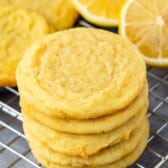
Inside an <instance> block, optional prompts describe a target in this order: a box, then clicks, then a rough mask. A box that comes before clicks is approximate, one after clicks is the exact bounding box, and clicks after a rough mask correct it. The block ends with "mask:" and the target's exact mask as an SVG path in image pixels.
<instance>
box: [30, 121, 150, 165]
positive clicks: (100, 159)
mask: <svg viewBox="0 0 168 168" xmlns="http://www.w3.org/2000/svg"><path fill="white" fill-rule="evenodd" d="M147 125H148V121H147V119H146V118H145V119H144V120H143V122H142V126H141V127H139V128H137V129H136V130H135V131H134V132H133V133H132V134H131V136H130V138H129V139H128V140H123V141H121V142H119V143H117V144H116V145H114V146H111V147H108V148H105V149H104V150H102V151H100V152H98V153H96V154H95V155H92V156H90V157H88V158H86V159H84V158H81V157H76V156H71V155H65V154H62V153H59V152H56V151H55V150H54V149H53V148H51V147H49V146H47V145H46V144H44V143H43V142H41V140H40V139H39V138H37V137H34V136H33V135H32V134H30V133H29V134H27V138H28V140H29V145H30V147H31V149H32V152H33V153H37V154H42V155H43V156H44V157H45V158H47V159H49V160H50V161H51V162H55V163H58V164H62V165H64V166H65V165H71V166H74V167H75V166H76V167H85V166H102V165H106V164H110V163H113V162H115V161H117V160H119V159H121V158H122V157H124V156H126V155H127V154H129V153H131V152H132V151H134V150H135V149H136V147H137V146H138V144H139V143H140V142H141V140H142V138H143V137H144V136H143V134H146V133H145V132H146V130H148V129H147V128H148V126H147ZM97 140H98V139H97ZM41 151H43V152H41Z"/></svg>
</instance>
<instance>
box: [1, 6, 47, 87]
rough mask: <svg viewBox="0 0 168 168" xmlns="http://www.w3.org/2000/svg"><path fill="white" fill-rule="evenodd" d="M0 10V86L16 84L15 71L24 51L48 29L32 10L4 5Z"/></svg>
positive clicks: (42, 19) (45, 33) (44, 21)
mask: <svg viewBox="0 0 168 168" xmlns="http://www.w3.org/2000/svg"><path fill="white" fill-rule="evenodd" d="M0 11H1V12H0V37H1V38H0V86H5V85H9V86H16V79H15V71H16V68H17V65H18V62H19V61H20V59H21V58H22V56H23V53H24V51H25V50H26V49H27V48H28V47H29V46H30V45H31V44H32V43H33V42H34V41H36V40H37V39H39V38H41V37H43V36H44V35H47V34H48V33H49V31H50V30H49V26H48V24H47V22H46V20H45V19H44V18H43V17H42V16H40V15H38V14H36V13H34V12H30V11H27V10H24V9H21V8H18V7H14V6H4V5H3V6H2V5H0Z"/></svg>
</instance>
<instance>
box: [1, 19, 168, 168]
mask: <svg viewBox="0 0 168 168" xmlns="http://www.w3.org/2000/svg"><path fill="white" fill-rule="evenodd" d="M77 26H86V27H91V25H90V24H88V23H87V22H85V21H84V20H81V19H80V20H79V22H78V23H77ZM111 31H117V30H116V29H115V28H114V29H111ZM147 78H148V82H149V88H150V92H149V98H150V108H149V112H148V117H149V120H150V126H151V130H150V137H149V139H148V146H147V148H146V150H145V151H144V153H143V154H142V156H141V157H140V158H139V160H138V161H137V162H136V163H135V164H134V165H132V166H130V167H131V168H168V69H167V70H166V69H158V68H150V67H149V68H148V72H147ZM40 167H41V165H40V164H39V163H38V162H37V161H36V159H35V158H34V157H33V155H32V153H31V150H30V148H29V146H28V144H27V142H26V140H25V136H24V133H23V130H22V116H21V113H20V107H19V93H18V91H17V88H10V87H4V88H0V168H40Z"/></svg>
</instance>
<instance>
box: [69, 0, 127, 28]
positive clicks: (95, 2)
mask: <svg viewBox="0 0 168 168" xmlns="http://www.w3.org/2000/svg"><path fill="white" fill-rule="evenodd" d="M71 1H72V3H73V4H74V6H75V7H76V9H77V10H78V12H79V13H80V14H81V15H82V16H83V17H84V18H85V19H86V20H88V21H89V22H91V23H93V24H95V25H99V26H117V25H118V22H119V15H120V8H121V6H122V5H123V3H124V2H125V0H71Z"/></svg>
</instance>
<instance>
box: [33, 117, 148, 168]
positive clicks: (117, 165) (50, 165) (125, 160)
mask: <svg viewBox="0 0 168 168" xmlns="http://www.w3.org/2000/svg"><path fill="white" fill-rule="evenodd" d="M144 125H145V129H143V134H142V136H141V139H140V142H139V143H138V145H137V146H136V148H134V149H133V150H132V151H131V152H130V153H128V154H126V155H123V157H122V158H121V159H119V160H117V161H114V162H112V163H108V164H103V165H100V166H97V165H94V166H87V165H82V164H81V165H80V164H76V163H75V164H74V163H73V160H74V159H73V158H71V156H65V155H61V154H59V153H57V154H56V153H55V152H54V151H52V150H51V151H50V157H48V156H49V155H48V154H47V153H48V152H47V153H46V151H40V150H39V148H38V150H37V146H34V143H33V144H32V143H30V146H31V147H32V149H33V153H34V155H35V157H36V158H37V159H38V160H39V161H40V162H41V163H42V164H43V165H44V166H46V168H65V167H66V168H74V167H85V168H86V167H88V168H89V167H90V168H91V167H96V168H106V167H107V168H113V167H114V168H122V167H127V166H129V165H130V164H132V163H133V162H134V161H136V160H137V159H138V157H139V156H140V154H141V153H142V152H143V150H144V148H145V146H146V143H147V138H148V134H149V125H148V121H147V119H145V124H144ZM53 152H54V153H53ZM123 152H124V151H123ZM52 155H53V156H54V157H51V156H52ZM57 155H58V157H57ZM64 156H65V157H64ZM68 157H69V159H68ZM56 158H57V159H56ZM66 159H68V160H69V161H70V160H71V161H72V162H71V163H69V164H65V160H66ZM76 159H77V158H76ZM58 160H59V162H58ZM61 160H62V161H63V162H64V165H61ZM79 160H80V159H79ZM63 162H62V163H63ZM77 162H78V161H77Z"/></svg>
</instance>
